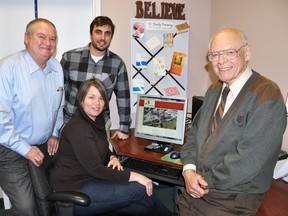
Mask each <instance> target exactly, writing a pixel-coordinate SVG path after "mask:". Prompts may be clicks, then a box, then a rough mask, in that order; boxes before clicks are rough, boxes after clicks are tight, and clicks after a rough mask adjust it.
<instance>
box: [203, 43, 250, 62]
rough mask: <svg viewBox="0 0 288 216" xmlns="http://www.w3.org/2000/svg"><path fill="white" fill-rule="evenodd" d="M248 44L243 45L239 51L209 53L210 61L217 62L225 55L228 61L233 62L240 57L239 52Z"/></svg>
mask: <svg viewBox="0 0 288 216" xmlns="http://www.w3.org/2000/svg"><path fill="white" fill-rule="evenodd" d="M247 45H248V44H247V43H246V44H243V45H242V46H241V47H240V48H239V49H238V50H236V49H227V50H221V51H218V52H213V53H211V52H210V53H208V55H207V56H208V59H209V61H211V62H217V61H219V59H220V56H221V55H223V56H224V57H225V59H227V60H233V59H235V58H237V57H238V52H239V51H240V50H241V49H242V48H243V47H245V46H247Z"/></svg>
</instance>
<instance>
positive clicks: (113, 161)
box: [107, 155, 123, 171]
mask: <svg viewBox="0 0 288 216" xmlns="http://www.w3.org/2000/svg"><path fill="white" fill-rule="evenodd" d="M107 166H108V167H111V168H112V169H115V168H116V169H117V170H118V171H123V166H122V165H121V163H120V161H119V159H118V158H117V157H116V156H115V155H112V156H111V157H110V161H109V163H108V165H107Z"/></svg>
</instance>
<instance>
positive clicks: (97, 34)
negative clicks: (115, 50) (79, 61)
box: [90, 25, 113, 56]
mask: <svg viewBox="0 0 288 216" xmlns="http://www.w3.org/2000/svg"><path fill="white" fill-rule="evenodd" d="M112 36H113V34H112V29H111V26H110V25H103V26H94V28H93V31H92V33H91V35H90V39H91V45H92V46H90V51H91V53H92V55H96V56H102V55H104V54H105V52H106V50H107V49H108V48H109V46H110V43H111V40H112Z"/></svg>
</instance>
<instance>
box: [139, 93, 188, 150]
mask: <svg viewBox="0 0 288 216" xmlns="http://www.w3.org/2000/svg"><path fill="white" fill-rule="evenodd" d="M186 114H187V98H181V97H166V96H154V95H142V94H139V95H138V98H137V108H136V124H135V136H136V137H141V138H145V139H150V140H154V141H156V142H158V143H164V144H180V145H182V144H183V143H184V136H185V135H184V134H185V126H186Z"/></svg>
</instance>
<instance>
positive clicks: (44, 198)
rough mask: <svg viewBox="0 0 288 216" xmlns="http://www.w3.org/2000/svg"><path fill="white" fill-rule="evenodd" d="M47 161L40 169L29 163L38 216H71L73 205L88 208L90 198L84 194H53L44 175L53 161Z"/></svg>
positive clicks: (72, 192) (68, 192)
mask: <svg viewBox="0 0 288 216" xmlns="http://www.w3.org/2000/svg"><path fill="white" fill-rule="evenodd" d="M47 161H48V162H47ZM47 161H45V163H43V164H42V165H41V167H36V166H35V165H34V164H33V163H32V162H30V161H29V170H30V175H31V181H32V186H33V190H34V195H35V199H36V200H35V202H36V205H37V209H38V214H39V215H40V216H51V215H57V216H73V211H74V205H80V206H84V207H86V206H89V205H90V202H91V200H90V197H89V196H88V195H86V194H84V193H81V192H76V191H63V192H55V191H53V190H52V189H51V187H50V185H49V183H48V180H47V175H46V174H47V170H48V168H49V167H50V166H51V165H52V163H53V161H54V159H52V160H50V161H49V160H47Z"/></svg>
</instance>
